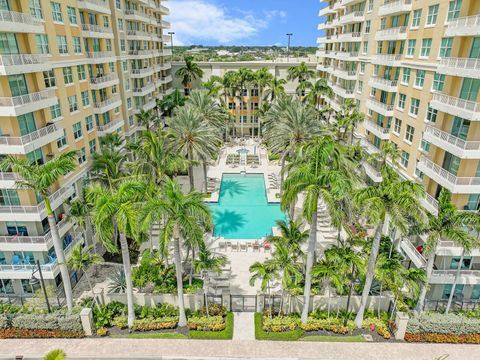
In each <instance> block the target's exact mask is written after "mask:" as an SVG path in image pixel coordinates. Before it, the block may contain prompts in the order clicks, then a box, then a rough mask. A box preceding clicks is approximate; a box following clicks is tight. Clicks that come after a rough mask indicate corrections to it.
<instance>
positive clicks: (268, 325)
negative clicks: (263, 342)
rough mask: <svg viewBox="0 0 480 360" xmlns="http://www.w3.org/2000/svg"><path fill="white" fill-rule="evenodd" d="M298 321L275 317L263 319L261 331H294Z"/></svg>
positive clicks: (290, 317) (294, 318)
mask: <svg viewBox="0 0 480 360" xmlns="http://www.w3.org/2000/svg"><path fill="white" fill-rule="evenodd" d="M299 323H300V322H299V319H298V318H296V317H293V316H277V317H274V318H269V317H264V318H263V325H262V329H263V331H269V332H285V331H292V330H295V329H296V328H297V327H298V325H299Z"/></svg>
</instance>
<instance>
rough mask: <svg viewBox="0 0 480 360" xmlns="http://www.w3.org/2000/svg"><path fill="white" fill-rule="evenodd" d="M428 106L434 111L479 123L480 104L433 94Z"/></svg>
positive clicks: (437, 93)
mask: <svg viewBox="0 0 480 360" xmlns="http://www.w3.org/2000/svg"><path fill="white" fill-rule="evenodd" d="M430 106H431V107H432V108H434V109H436V110H439V111H442V112H445V113H447V114H451V115H454V116H459V117H462V118H464V119H467V120H473V121H480V103H477V102H475V101H469V100H463V99H460V98H457V97H454V96H450V95H446V94H443V93H439V92H434V93H433V96H432V101H431V102H430Z"/></svg>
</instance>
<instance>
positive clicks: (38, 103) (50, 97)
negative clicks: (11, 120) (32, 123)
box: [0, 89, 56, 116]
mask: <svg viewBox="0 0 480 360" xmlns="http://www.w3.org/2000/svg"><path fill="white" fill-rule="evenodd" d="M55 102H56V97H55V90H54V89H45V90H42V91H38V92H34V93H29V94H25V95H20V96H13V97H0V111H2V110H4V113H3V115H4V116H7V115H10V116H14V115H17V116H18V115H22V114H24V113H26V112H32V111H35V110H38V109H41V108H44V107H48V106H51V105H53V104H54V103H55ZM22 108H23V110H22Z"/></svg>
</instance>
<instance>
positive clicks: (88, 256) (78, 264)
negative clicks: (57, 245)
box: [67, 244, 102, 307]
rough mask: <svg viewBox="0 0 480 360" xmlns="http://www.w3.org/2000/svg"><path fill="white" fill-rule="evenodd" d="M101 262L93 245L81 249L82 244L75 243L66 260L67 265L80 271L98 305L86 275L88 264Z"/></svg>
mask: <svg viewBox="0 0 480 360" xmlns="http://www.w3.org/2000/svg"><path fill="white" fill-rule="evenodd" d="M101 262H102V258H101V256H100V255H98V254H96V253H95V252H94V249H93V246H88V247H87V248H85V249H83V247H82V244H77V245H75V246H74V247H73V249H72V253H71V255H70V258H69V259H68V261H67V264H68V267H69V268H70V269H72V270H74V271H81V272H82V273H83V274H84V276H85V279H86V280H87V284H88V287H89V288H90V291H91V292H92V296H93V300H94V301H95V304H96V305H97V307H98V300H97V297H96V296H95V293H94V292H93V286H92V283H91V282H90V277H89V275H88V269H89V268H90V266H92V265H95V264H100V263H101Z"/></svg>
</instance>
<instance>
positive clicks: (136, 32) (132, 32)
mask: <svg viewBox="0 0 480 360" xmlns="http://www.w3.org/2000/svg"><path fill="white" fill-rule="evenodd" d="M127 36H131V37H142V38H151V37H152V33H148V32H146V31H140V30H128V31H127Z"/></svg>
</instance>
